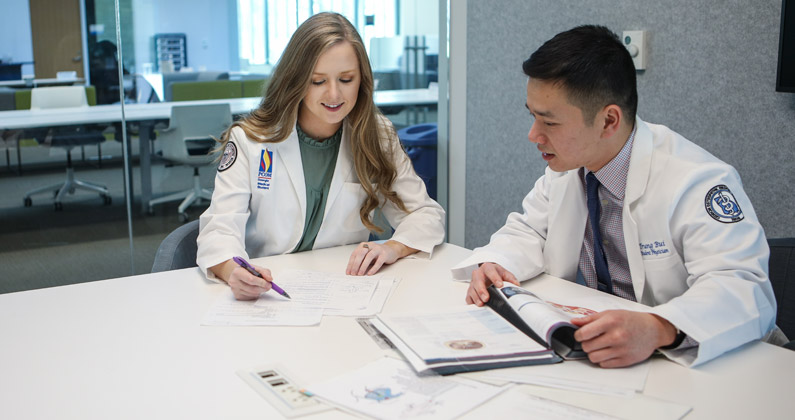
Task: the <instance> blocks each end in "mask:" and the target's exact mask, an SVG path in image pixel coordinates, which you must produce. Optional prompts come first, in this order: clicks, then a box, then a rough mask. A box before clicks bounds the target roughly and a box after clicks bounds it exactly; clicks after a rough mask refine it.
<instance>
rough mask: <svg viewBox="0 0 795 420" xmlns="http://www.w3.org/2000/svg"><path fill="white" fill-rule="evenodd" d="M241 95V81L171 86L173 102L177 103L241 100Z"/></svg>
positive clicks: (186, 83) (173, 84)
mask: <svg viewBox="0 0 795 420" xmlns="http://www.w3.org/2000/svg"><path fill="white" fill-rule="evenodd" d="M240 94H241V89H240V81H239V80H213V81H208V82H175V83H172V84H171V100H172V101H175V102H176V101H197V100H202V99H230V98H240Z"/></svg>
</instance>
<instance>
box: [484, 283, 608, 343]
mask: <svg viewBox="0 0 795 420" xmlns="http://www.w3.org/2000/svg"><path fill="white" fill-rule="evenodd" d="M498 290H499V291H500V293H501V294H502V296H504V297H505V298H506V299H507V301H508V304H509V305H511V307H512V308H513V309H514V310H515V311H516V312H517V313H518V314H519V315H520V316H521V317H522V320H524V321H525V322H526V323H527V325H528V326H529V327H530V328H531V329H532V330H533V331H535V332H536V333H537V334H539V335H540V336H541V337H542V338H544V340H545V341H546V342H547V343H549V342H550V341H551V338H552V333H554V332H555V330H556V329H558V328H560V327H562V326H566V327H571V328H574V329H577V327H575V326H574V325H573V324H572V323H571V322H569V321H570V320H571V319H572V318H577V317H580V316H585V315H590V314H594V313H596V312H595V311H592V310H590V309H587V308H581V307H577V306H564V305H559V304H556V303H553V302H546V301H544V300H542V299H541V298H539V297H538V296H536V295H535V294H534V293H532V292H529V291H527V290H525V289H522V288H521V287H516V286H504V287H503V288H501V289H498Z"/></svg>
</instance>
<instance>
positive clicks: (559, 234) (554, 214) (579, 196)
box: [544, 169, 588, 281]
mask: <svg viewBox="0 0 795 420" xmlns="http://www.w3.org/2000/svg"><path fill="white" fill-rule="evenodd" d="M578 172H579V171H578V170H576V169H575V170H572V171H569V172H568V173H567V174H565V175H563V176H561V177H559V178H557V179H553V180H552V181H551V182H550V185H549V209H550V212H549V226H548V228H547V229H548V230H547V242H546V245H545V247H544V253H545V260H546V264H547V266H548V267H547V272H548V273H549V274H551V275H553V276H556V277H560V278H563V279H567V280H571V281H575V280H576V278H577V267H578V265H579V261H580V250H581V248H582V241H583V238H584V237H585V223H586V220H587V218H588V208H587V206H586V203H585V189H584V188H583V185H582V181H580V179H579V173H578Z"/></svg>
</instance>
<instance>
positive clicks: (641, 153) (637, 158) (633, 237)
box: [622, 118, 654, 302]
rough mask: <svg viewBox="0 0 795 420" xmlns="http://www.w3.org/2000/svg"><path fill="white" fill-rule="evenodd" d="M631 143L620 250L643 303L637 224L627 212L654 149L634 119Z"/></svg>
mask: <svg viewBox="0 0 795 420" xmlns="http://www.w3.org/2000/svg"><path fill="white" fill-rule="evenodd" d="M635 126H636V127H637V131H636V132H635V140H634V143H633V144H632V153H631V155H630V158H629V171H628V173H627V187H626V192H625V193H624V208H623V211H622V217H623V229H624V246H625V247H626V250H627V262H628V264H629V273H630V276H632V286H633V288H634V290H635V299H636V300H637V301H638V302H643V301H644V299H643V291H644V286H645V284H646V272H645V271H644V268H643V258H642V257H641V254H640V248H639V247H638V244H639V243H640V239H639V237H640V236H639V234H638V224H637V222H636V221H635V219H634V218H633V217H632V213H631V211H630V209H632V208H633V207H634V206H633V204H634V203H635V202H636V201H637V200H639V199H640V198H641V197H642V196H643V194H644V192H646V185H647V184H648V182H649V171H650V170H651V155H652V150H653V148H654V144H653V143H652V138H653V137H652V133H651V131H650V130H649V127H648V126H647V125H646V123H644V122H643V121H642V120H641V119H640V118H636V119H635Z"/></svg>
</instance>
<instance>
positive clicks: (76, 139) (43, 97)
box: [24, 86, 111, 211]
mask: <svg viewBox="0 0 795 420" xmlns="http://www.w3.org/2000/svg"><path fill="white" fill-rule="evenodd" d="M30 95H31V96H30V109H31V111H35V110H38V109H47V108H69V107H88V100H87V98H86V89H85V87H84V86H58V87H43V88H33V90H32V91H31V93H30ZM36 141H37V142H39V144H43V145H45V146H49V147H60V148H62V149H64V150H66V181H64V182H59V183H57V184H53V185H48V186H46V187H41V188H36V189H34V190H31V191H28V192H27V194H25V198H24V202H25V207H30V206H31V205H33V200H32V199H31V198H30V197H31V196H32V195H34V194H39V193H43V192H50V191H52V192H54V193H55V210H56V211H59V210H62V209H63V199H64V197H66V195H67V194H74V192H75V190H77V189H83V190H88V191H94V192H97V193H99V195H100V197H102V200H103V202H104V204H106V205H109V204H110V203H111V198H110V194H108V189H107V187H105V186H104V185H99V184H94V183H92V182H87V181H82V180H79V179H76V178H75V175H74V168H73V167H72V149H73V148H75V147H78V146H86V145H98V144H100V143H102V142H104V141H105V136H104V135H102V132H101V131H94V130H88V129H87V128H86V127H83V126H72V127H58V128H51V129H48V130H44V131H41V132H39V133H37V134H36Z"/></svg>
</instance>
